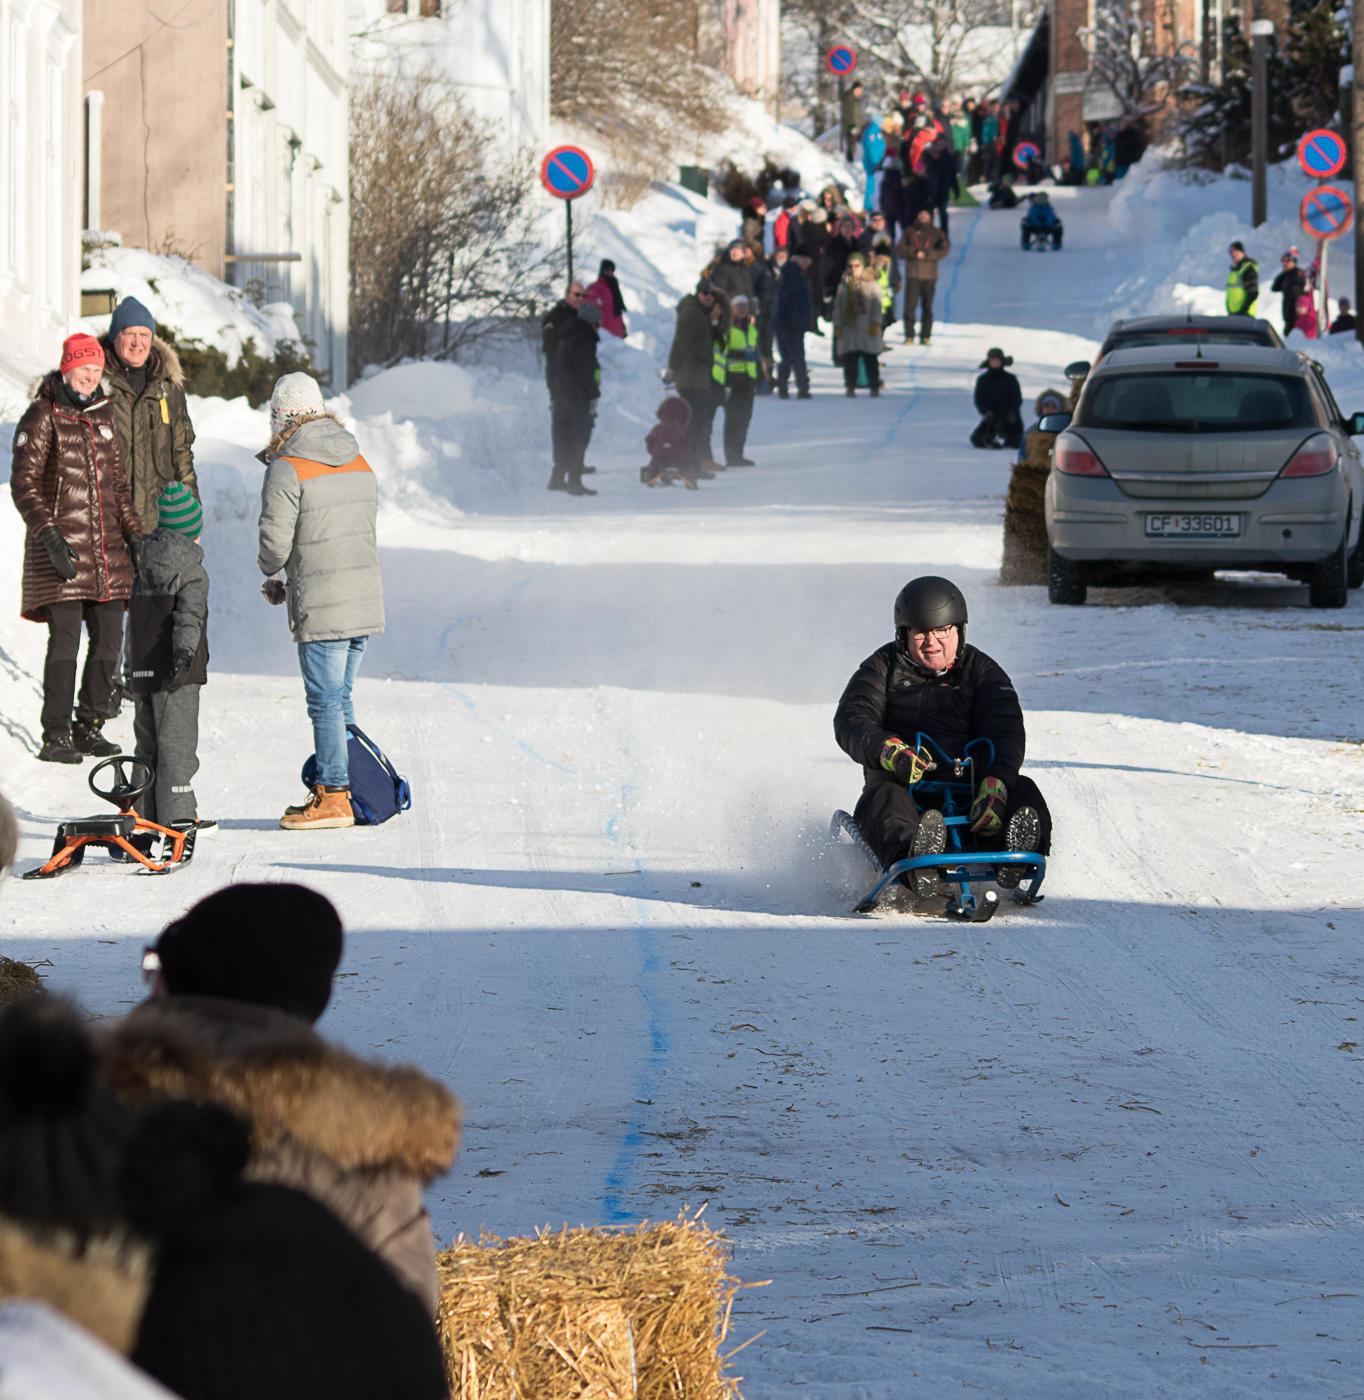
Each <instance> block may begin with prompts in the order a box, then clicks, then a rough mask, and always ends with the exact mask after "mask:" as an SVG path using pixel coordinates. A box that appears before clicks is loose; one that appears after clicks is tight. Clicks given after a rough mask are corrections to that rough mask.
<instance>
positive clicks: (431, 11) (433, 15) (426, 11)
mask: <svg viewBox="0 0 1364 1400" xmlns="http://www.w3.org/2000/svg"><path fill="white" fill-rule="evenodd" d="M421 13H422V18H423V19H439V18H440V0H421Z"/></svg>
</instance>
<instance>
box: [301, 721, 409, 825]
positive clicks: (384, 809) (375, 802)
mask: <svg viewBox="0 0 1364 1400" xmlns="http://www.w3.org/2000/svg"><path fill="white" fill-rule="evenodd" d="M346 731H347V733H348V734H349V735H350V739H349V741H348V742H347V744H346V758H347V761H348V763H349V765H350V805H351V810H352V811H353V812H354V813H355V824H356V826H378V825H379V824H380V823H381V822H386V821H387V820H388V819H389V818H390V817H396V816H397V815H398V813H399V812H406V811H407V809H408V808H409V807H411V805H412V789H411V788H410V787H408V785H407V779H406V778H400V777H399V776H398V772H397V769H395V768H394V766H393V765H392V764H391V763H390V762H389V761H388V759H386V758H385V757H384V754H383V750H382V749H380V747H379V746H378V744H376V743H375V742H374V740H373V739H371V738H370V737H369V735H368V734H366V733H365V732H364V730H362V729H361V728H360V726H359V725H357V724H348V725H347V726H346ZM316 781H317V756H316V755H315V754H314V755H313V756H312V757H310V758H309V759H308V761H307V762H306V763H305V764H304V765H303V785H304V786H305V787H309V788H310V787H312V786H313V784H314V783H315V782H316Z"/></svg>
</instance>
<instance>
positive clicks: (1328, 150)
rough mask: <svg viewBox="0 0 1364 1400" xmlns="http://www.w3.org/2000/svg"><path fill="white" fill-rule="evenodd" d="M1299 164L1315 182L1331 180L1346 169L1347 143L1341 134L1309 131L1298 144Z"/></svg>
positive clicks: (1323, 130)
mask: <svg viewBox="0 0 1364 1400" xmlns="http://www.w3.org/2000/svg"><path fill="white" fill-rule="evenodd" d="M1298 164H1299V165H1300V166H1302V168H1303V172H1304V173H1305V174H1307V175H1310V176H1311V177H1312V178H1313V179H1314V180H1329V179H1330V178H1331V176H1332V175H1339V174H1340V172H1341V171H1342V170H1344V168H1345V142H1344V139H1343V138H1342V137H1341V135H1340V133H1339V132H1336V131H1327V130H1326V129H1325V128H1324V127H1323V128H1321V129H1320V130H1318V131H1309V132H1308V133H1307V135H1306V136H1304V137H1303V138H1302V140H1301V141H1299V142H1298Z"/></svg>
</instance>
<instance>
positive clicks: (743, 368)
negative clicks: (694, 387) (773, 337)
mask: <svg viewBox="0 0 1364 1400" xmlns="http://www.w3.org/2000/svg"><path fill="white" fill-rule="evenodd" d="M730 306H731V308H732V310H733V313H734V319H733V320H732V321H731V322H730V326H729V330H728V331H726V332H725V336H724V340H723V342H722V347H723V350H724V364H725V381H724V382H725V465H726V466H727V467H751V466H752V465H753V463H752V462H751V461H750V460H749V459H748V458H747V457H745V456H744V444H745V442H746V441H747V439H748V425H749V423H750V422H751V421H752V418H753V400H754V397H755V396H756V394H757V392H758V366H759V361H760V358H761V357H760V356H759V354H758V322H757V318H756V317H754V316H751V315H750V314H749V311H750V304H749V300H748V298H747V297H746V296H743V295H742V294H740V295H739V296H737V297H735V298H734V300H733V301H732V302H731V303H730Z"/></svg>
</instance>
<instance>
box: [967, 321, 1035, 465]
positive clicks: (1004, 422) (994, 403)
mask: <svg viewBox="0 0 1364 1400" xmlns="http://www.w3.org/2000/svg"><path fill="white" fill-rule="evenodd" d="M1011 364H1013V356H1012V355H1006V354H1005V353H1004V351H1003V350H1001V349H1000V348H999V346H997V345H992V346H991V347H990V349H989V351H988V352H987V353H986V356H985V358H984V359H983V360H982V361H981V362H980V367H981V369H983V370H984V371H985V373H984V374H982V375H980V376H979V378H977V380H976V392H975V404H976V412H977V413H979V414H980V422H979V423H977V424H976V430H975V432H973V433H972V434H971V446H972V447H1017V446H1018V444H1019V442H1020V440H1021V439H1022V437H1023V417H1022V409H1023V390H1022V388H1021V387H1020V386H1019V383H1018V376H1017V375H1014V374H1010V373H1009V366H1010V365H1011Z"/></svg>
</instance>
